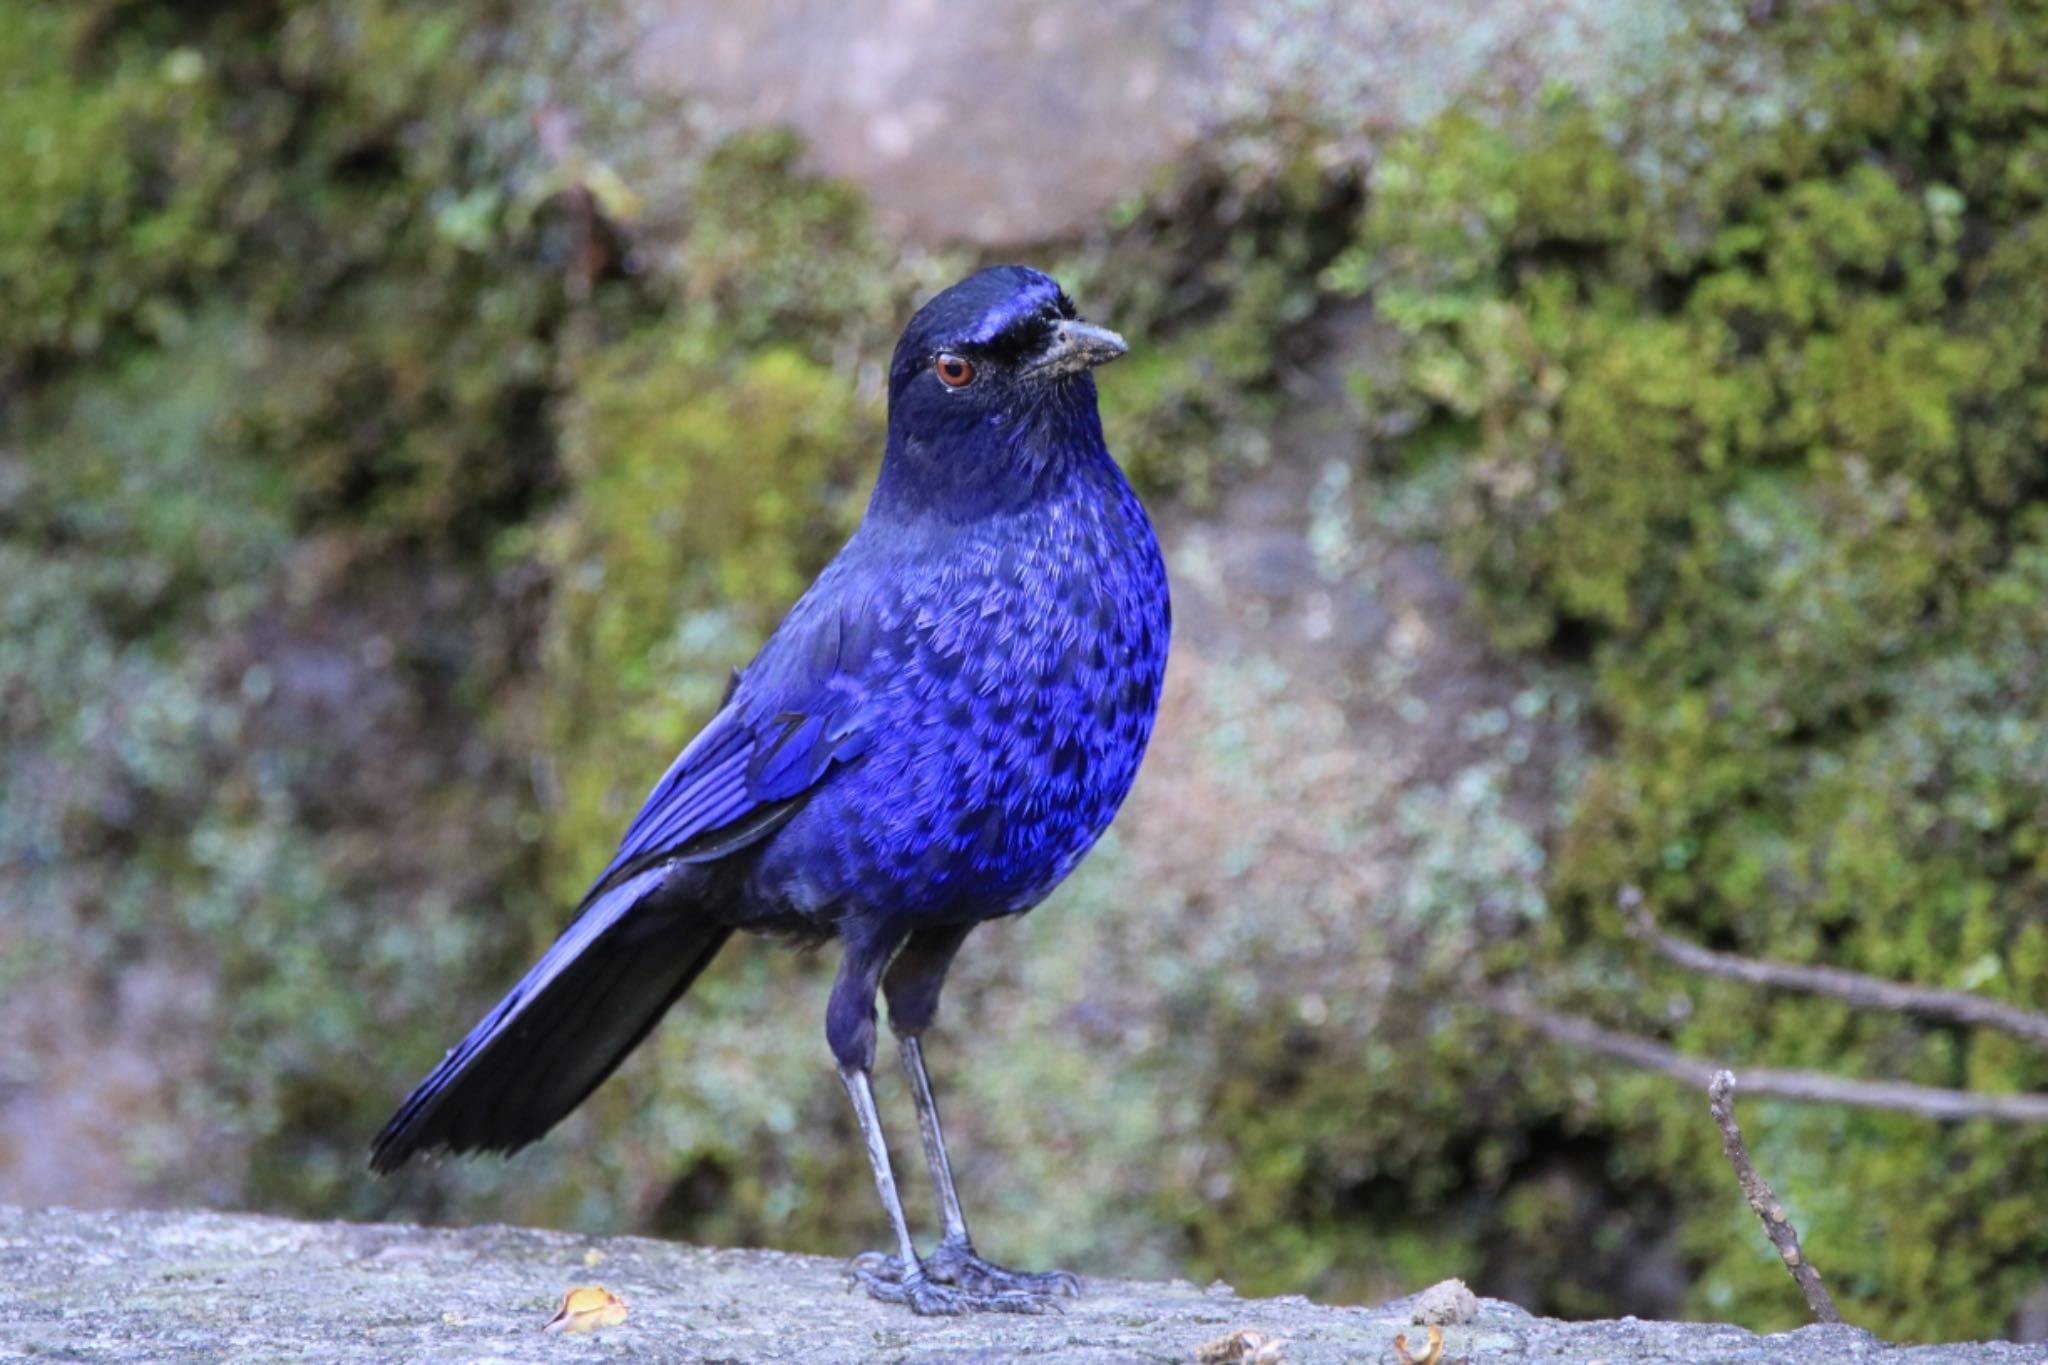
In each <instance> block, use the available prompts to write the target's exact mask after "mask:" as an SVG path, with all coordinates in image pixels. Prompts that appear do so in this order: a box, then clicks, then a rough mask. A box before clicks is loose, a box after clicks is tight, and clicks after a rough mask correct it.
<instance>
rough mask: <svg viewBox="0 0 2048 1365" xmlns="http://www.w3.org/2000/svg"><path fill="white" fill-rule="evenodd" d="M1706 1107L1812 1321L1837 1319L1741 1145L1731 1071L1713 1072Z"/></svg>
mask: <svg viewBox="0 0 2048 1365" xmlns="http://www.w3.org/2000/svg"><path fill="white" fill-rule="evenodd" d="M1707 1109H1708V1111H1709V1112H1710V1113H1712V1114H1713V1116H1714V1126H1715V1127H1717V1128H1719V1129H1720V1130H1721V1155H1722V1156H1725V1157H1727V1158H1728V1164H1729V1165H1730V1166H1733V1167H1734V1168H1735V1179H1736V1181H1737V1182H1738V1183H1739V1184H1740V1185H1741V1186H1742V1197H1743V1198H1745V1199H1747V1200H1748V1201H1749V1208H1750V1212H1752V1213H1754V1214H1755V1215H1756V1216H1757V1218H1758V1219H1759V1220H1760V1221H1761V1222H1762V1223H1763V1225H1764V1236H1766V1237H1768V1238H1770V1239H1771V1245H1772V1246H1774V1247H1776V1248H1777V1249H1778V1256H1779V1258H1780V1259H1781V1260H1783V1261H1784V1262H1785V1269H1787V1270H1789V1271H1791V1272H1792V1282H1793V1283H1794V1284H1797V1285H1798V1286H1799V1292H1800V1293H1801V1294H1804V1295H1805V1296H1806V1308H1807V1311H1808V1312H1810V1313H1812V1314H1813V1320H1814V1321H1815V1322H1840V1321H1841V1320H1842V1315H1841V1314H1840V1313H1838V1312H1836V1311H1835V1301H1834V1299H1833V1297H1832V1296H1830V1295H1829V1293H1828V1287H1827V1286H1826V1285H1824V1284H1822V1283H1821V1281H1820V1272H1819V1271H1818V1270H1816V1269H1814V1268H1813V1262H1811V1261H1809V1260H1807V1259H1806V1255H1805V1253H1804V1252H1802V1251H1800V1249H1799V1233H1798V1231H1797V1230H1796V1229H1795V1228H1793V1226H1792V1224H1791V1223H1790V1222H1789V1221H1788V1220H1787V1219H1786V1217H1785V1206H1784V1205H1783V1204H1780V1203H1779V1202H1778V1196H1777V1195H1775V1194H1773V1193H1772V1192H1771V1187H1770V1185H1769V1184H1767V1183H1766V1182H1765V1180H1764V1178H1763V1177H1762V1176H1761V1175H1759V1174H1757V1169H1756V1163H1755V1162H1753V1161H1751V1160H1750V1159H1749V1148H1748V1147H1746V1146H1744V1145H1743V1142H1742V1129H1741V1128H1740V1127H1739V1126H1737V1124H1736V1122H1735V1073H1734V1072H1732V1071H1717V1072H1715V1073H1714V1079H1713V1080H1712V1081H1710V1082H1708V1083H1707Z"/></svg>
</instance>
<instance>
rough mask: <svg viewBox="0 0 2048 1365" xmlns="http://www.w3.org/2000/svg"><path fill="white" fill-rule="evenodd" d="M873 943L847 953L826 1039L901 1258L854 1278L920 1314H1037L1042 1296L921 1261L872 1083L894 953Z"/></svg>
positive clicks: (868, 1261)
mask: <svg viewBox="0 0 2048 1365" xmlns="http://www.w3.org/2000/svg"><path fill="white" fill-rule="evenodd" d="M867 948H868V945H852V944H850V945H849V946H848V949H847V955H846V961H845V963H844V964H843V965H842V966H841V968H840V972H839V980H838V982H837V983H835V984H834V986H833V988H832V1001H831V1004H830V1005H829V1006H828V1008H827V1010H826V1035H827V1039H828V1041H830V1043H831V1044H832V1051H833V1053H834V1054H835V1055H836V1056H837V1057H838V1059H839V1079H840V1082H841V1083H842V1084H844V1085H845V1087H846V1097H847V1098H848V1099H849V1100H851V1101H852V1102H853V1115H854V1118H855V1119H856V1120H858V1121H859V1123H860V1135H861V1140H862V1142H863V1143H865V1144H866V1146H867V1152H868V1165H869V1167H870V1168H871V1169H872V1170H873V1171H874V1175H875V1192H876V1193H877V1194H879V1195H880V1196H881V1199H882V1210H883V1212H885V1213H886V1214H888V1216H889V1225H890V1227H891V1228H892V1229H893V1230H894V1231H895V1234H896V1254H895V1255H894V1256H887V1255H883V1254H881V1253H876V1252H870V1253H868V1254H867V1255H866V1256H863V1257H861V1258H859V1260H857V1261H856V1262H855V1266H854V1275H855V1278H857V1279H858V1280H859V1281H860V1283H861V1286H862V1287H863V1288H865V1289H866V1290H867V1291H868V1293H869V1294H870V1295H872V1296H873V1297H875V1298H877V1299H880V1300H882V1301H883V1302H884V1303H900V1304H904V1305H905V1306H907V1307H908V1308H909V1309H910V1310H911V1311H912V1312H914V1313H924V1314H941V1313H987V1312H995V1313H1038V1312H1043V1311H1044V1309H1045V1307H1046V1304H1045V1302H1044V1300H1043V1299H1042V1298H1041V1297H1039V1296H1036V1295H1032V1294H1029V1293H1023V1292H1018V1291H1014V1290H1009V1289H1005V1288H1003V1287H1001V1286H998V1285H978V1284H969V1283H964V1282H963V1283H951V1282H946V1281H942V1280H941V1279H939V1278H937V1277H935V1276H933V1275H931V1274H930V1273H929V1272H928V1269H927V1267H926V1265H925V1263H924V1262H923V1261H922V1260H921V1259H920V1258H919V1257H918V1254H917V1244H916V1242H914V1241H912V1240H911V1236H910V1224H909V1222H908V1221H907V1220H905V1218H904V1217H903V1201H902V1200H901V1199H900V1198H898V1197H897V1193H896V1175H895V1172H894V1170H892V1169H891V1167H890V1164H889V1146H888V1143H887V1141H886V1140H885V1139H884V1138H883V1136H882V1120H881V1117H880V1116H879V1115H878V1114H877V1113H876V1112H875V1092H874V1088H873V1086H872V1085H871V1084H870V1083H869V1074H870V1073H871V1072H872V1071H873V1069H874V999H875V978H876V977H877V976H878V975H879V974H880V962H886V961H887V960H888V959H887V954H886V953H883V954H881V955H880V957H879V960H878V958H877V955H876V954H875V953H874V952H872V951H868V950H867Z"/></svg>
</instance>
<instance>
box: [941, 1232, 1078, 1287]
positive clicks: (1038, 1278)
mask: <svg viewBox="0 0 2048 1365" xmlns="http://www.w3.org/2000/svg"><path fill="white" fill-rule="evenodd" d="M924 1270H925V1274H927V1275H929V1276H930V1277H931V1278H933V1279H935V1280H937V1281H939V1282H940V1283H941V1284H955V1285H960V1286H962V1287H963V1288H967V1289H979V1290H985V1291H991V1292H995V1293H1005V1294H1035V1295H1037V1296H1038V1297H1040V1298H1044V1299H1073V1298H1079V1297H1080V1294H1081V1281H1080V1280H1079V1279H1077V1278H1075V1277H1074V1276H1072V1275H1070V1274H1068V1273H1067V1272H1066V1271H1064V1270H1044V1271H1025V1270H1005V1269H1003V1267H1001V1266H999V1265H995V1264H993V1263H992V1262H989V1261H984V1260H982V1259H981V1257H979V1256H977V1255H975V1254H974V1247H973V1246H972V1245H970V1244H969V1243H968V1242H967V1241H966V1240H965V1239H964V1238H962V1239H957V1240H956V1239H953V1238H948V1239H947V1240H945V1241H943V1242H940V1243H939V1246H938V1250H936V1251H934V1252H933V1253H932V1254H931V1255H930V1256H928V1257H926V1258H925V1263H924Z"/></svg>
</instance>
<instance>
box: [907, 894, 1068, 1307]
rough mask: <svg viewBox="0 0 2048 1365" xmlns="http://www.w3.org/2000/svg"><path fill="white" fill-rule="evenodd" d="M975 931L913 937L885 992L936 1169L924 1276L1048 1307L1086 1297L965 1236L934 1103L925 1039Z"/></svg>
mask: <svg viewBox="0 0 2048 1365" xmlns="http://www.w3.org/2000/svg"><path fill="white" fill-rule="evenodd" d="M969 927H971V926H967V927H958V928H946V929H927V930H923V931H920V932H919V933H917V934H915V935H913V936H912V937H911V939H910V942H909V943H907V944H906V945H905V946H904V948H903V951H902V952H901V953H899V954H898V955H897V957H896V960H895V961H894V962H893V963H891V964H890V966H889V973H888V976H887V977H886V978H885V979H884V982H883V986H882V989H883V991H884V993H885V994H887V996H888V998H889V1026H890V1028H892V1029H893V1030H895V1033H896V1036H897V1055H898V1056H899V1057H900V1058H901V1059H902V1062H903V1074H904V1076H905V1077H907V1078H908V1079H909V1081H910V1094H911V1098H912V1100H913V1101H915V1103H916V1105H917V1128H918V1134H919V1136H920V1137H922V1138H923V1140H924V1159H925V1164H926V1165H927V1166H928V1167H930V1169H931V1174H932V1188H933V1189H934V1191H935V1192H936V1194H937V1197H938V1205H939V1222H940V1231H941V1236H940V1239H939V1246H938V1249H937V1250H936V1251H934V1252H933V1253H932V1254H931V1255H930V1256H929V1257H927V1258H926V1259H925V1262H924V1272H925V1274H926V1275H927V1276H928V1277H929V1278H931V1279H934V1280H938V1281H940V1282H942V1283H945V1284H952V1285H958V1286H960V1287H962V1288H964V1289H971V1290H976V1291H981V1292H988V1293H997V1294H1021V1295H1027V1296H1029V1297H1030V1298H1032V1299H1033V1300H1035V1301H1037V1302H1039V1303H1040V1304H1043V1305H1044V1306H1046V1307H1050V1306H1051V1299H1052V1298H1053V1297H1054V1296H1068V1297H1071V1296H1073V1295H1076V1294H1079V1293H1080V1292H1081V1282H1080V1281H1079V1280H1077V1279H1075V1278H1074V1277H1073V1276H1072V1275H1070V1274H1068V1273H1067V1272H1066V1271H1064V1270H1053V1271H1048V1272H1046V1273H1043V1274H1027V1273H1024V1272H1020V1271H1015V1270H1005V1269H1003V1268H1002V1267H1001V1266H999V1265H994V1264H991V1263H990V1262H988V1261H984V1260H983V1259H981V1257H979V1256H977V1255H976V1254H975V1252H974V1242H973V1240H972V1239H971V1238H970V1237H969V1236H968V1235H967V1218H966V1215H965V1214H963V1213H962V1212H961V1210H960V1194H959V1191H958V1190H957V1189H956V1188H955V1187H954V1185H953V1163H952V1161H951V1160H950V1159H949V1158H948V1157H947V1155H946V1131H945V1129H944V1127H943V1126H941V1124H940V1123H939V1106H938V1103H937V1101H935V1100H934V1099H933V1098H932V1082H931V1077H930V1076H929V1075H927V1074H926V1072H925V1067H924V1046H923V1043H922V1042H921V1041H920V1040H921V1039H922V1037H923V1034H924V1030H925V1028H926V1027H927V1026H928V1025H929V1024H930V1023H931V1021H932V1017H933V1016H934V1015H936V1014H937V1013H938V1008H939V987H940V985H941V984H942V983H943V981H944V980H945V975H946V969H947V968H948V967H950V966H951V965H952V962H953V955H954V954H955V953H956V952H958V951H959V948H960V944H961V941H962V940H963V939H965V938H966V937H967V930H968V928H969Z"/></svg>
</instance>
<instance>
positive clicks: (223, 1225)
mask: <svg viewBox="0 0 2048 1365" xmlns="http://www.w3.org/2000/svg"><path fill="white" fill-rule="evenodd" d="M593 1283H596V1284H602V1285H604V1286H606V1287H607V1288H609V1289H610V1290H611V1291H612V1292H613V1293H615V1294H617V1295H618V1296H619V1297H620V1298H622V1299H623V1300H624V1301H625V1302H626V1304H627V1306H628V1310H629V1316H628V1317H627V1319H626V1321H625V1322H624V1323H623V1324H622V1325H620V1326H617V1327H614V1328H611V1329H608V1330H604V1331H598V1332H592V1333H589V1334H586V1335H579V1336H569V1335H546V1334H543V1333H542V1332H541V1330H540V1329H541V1327H542V1325H543V1324H545V1323H546V1322H547V1321H548V1319H549V1317H550V1316H551V1315H552V1314H553V1313H554V1311H555V1309H556V1307H557V1306H558V1305H559V1304H560V1302H561V1299H562V1295H563V1294H564V1292H565V1291H567V1290H568V1289H570V1288H571V1287H573V1286H576V1285H583V1284H593ZM0 1285H4V1286H5V1289H4V1291H0V1360H6V1359H19V1358H24V1357H46V1358H55V1359H62V1360H82V1361H99V1360H195V1359H196V1360H218V1361H258V1360H261V1361H272V1360H317V1361H321V1362H334V1363H335V1365H350V1363H351V1362H369V1361H380V1362H381V1361H391V1360H407V1361H448V1362H454V1361H462V1362H476V1361H489V1362H506V1363H508V1365H509V1363H510V1362H561V1361H571V1362H573V1361H587V1360H623V1359H630V1360H661V1361H702V1362H711V1361H719V1362H740V1361H745V1362H754V1361H765V1362H803V1363H804V1365H811V1363H812V1362H828V1361H830V1362H838V1361H877V1362H906V1363H908V1362H931V1363H932V1365H941V1363H942V1362H943V1363H945V1365H967V1363H968V1362H976V1363H977V1365H980V1363H986V1365H994V1363H995V1362H1001V1361H1012V1360H1048V1361H1074V1362H1109V1361H1116V1362H1126V1361H1133V1362H1136V1361H1160V1362H1166V1361H1178V1362H1186V1361H1191V1360H1193V1359H1194V1358H1195V1352H1196V1350H1197V1348H1198V1347H1200V1346H1202V1345H1203V1344H1204V1343H1207V1342H1210V1341H1214V1340H1215V1339H1217V1338H1219V1337H1224V1336H1227V1335H1229V1334H1230V1333H1232V1332H1233V1331H1236V1330H1239V1329H1244V1328H1252V1329H1256V1330H1258V1331H1261V1332H1264V1333H1267V1334H1268V1335H1271V1336H1278V1337H1281V1338H1283V1339H1284V1342H1285V1346H1284V1351H1283V1358H1284V1359H1285V1360H1286V1361H1287V1362H1289V1365H1322V1363H1323V1362H1339V1361H1343V1362H1358V1361H1366V1362H1375V1361H1393V1360H1395V1358H1396V1357H1395V1352H1394V1348H1393V1342H1394V1337H1395V1335H1396V1334H1397V1333H1403V1332H1405V1333H1407V1334H1408V1336H1409V1339H1410V1342H1411V1344H1413V1345H1416V1346H1419V1345H1420V1342H1421V1338H1422V1335H1423V1332H1422V1329H1420V1328H1417V1327H1415V1326H1413V1325H1411V1319H1412V1316H1413V1307H1414V1305H1413V1301H1412V1300H1399V1301H1396V1302H1394V1303H1390V1304H1384V1305H1381V1306H1379V1307H1377V1308H1332V1307H1326V1306H1323V1305H1320V1304H1314V1303H1310V1302H1309V1301H1308V1300H1307V1299H1303V1298H1299V1297H1286V1298H1277V1299H1241V1298H1239V1297H1238V1296H1237V1295H1236V1294H1235V1293H1233V1292H1232V1291H1230V1290H1229V1289H1227V1288H1225V1287H1222V1286H1212V1287H1211V1288H1209V1289H1206V1290H1204V1289H1198V1288H1196V1287H1194V1286H1193V1285H1190V1284H1186V1283H1184V1282H1174V1283H1170V1284H1149V1283H1142V1282H1137V1281H1129V1280H1089V1281H1087V1284H1086V1289H1085V1292H1084V1295H1083V1297H1082V1298H1081V1299H1079V1300H1078V1301H1076V1302H1075V1303H1074V1304H1073V1306H1072V1307H1071V1308H1069V1309H1068V1310H1067V1311H1066V1312H1064V1313H1062V1314H1059V1315H1057V1316H1048V1317H994V1316H979V1317H972V1318H952V1319H919V1318H914V1317H911V1316H910V1315H909V1314H907V1313H905V1312H903V1311H902V1310H900V1309H894V1308H889V1307H885V1306H883V1305H881V1304H877V1303H874V1302H872V1301H871V1300H869V1299H868V1298H867V1297H866V1296H864V1295H861V1294H856V1293H849V1292H848V1291H847V1279H846V1276H845V1273H844V1267H843V1266H842V1265H841V1264H840V1263H839V1262H836V1261H832V1260H827V1259H824V1258H821V1257H816V1256H793V1255H787V1254H784V1253H781V1252H774V1251H720V1250H710V1249H706V1248H701V1247H692V1246H684V1245H680V1244H677V1243H670V1242H657V1241H650V1240H648V1239H645V1238H638V1237H599V1238H591V1237H576V1236H570V1235H567V1234H564V1233H555V1232H536V1231H530V1230H526V1229H519V1228H505V1227H479V1228H465V1229H459V1230H451V1229H440V1228H417V1227H404V1226H394V1225H382V1224H351V1223H296V1222H291V1221H288V1220H285V1219H279V1218H261V1217H253V1216H247V1215H233V1214H217V1213H146V1212H112V1213H79V1212H73V1211H70V1210H64V1209H21V1208H14V1207H10V1206H5V1205H0ZM1418 1353H1419V1352H1418ZM1459 1357H1467V1358H1469V1359H1470V1360H1471V1361H1472V1362H1474V1365H1479V1363H1480V1362H1485V1361H1509V1360H1516V1361H1521V1360H1533V1361H1574V1362H1587V1361H1594V1360H1603V1361H1607V1362H1610V1363H1611V1365H1621V1363H1622V1362H1624V1361H1669V1362H1692V1361H1699V1362H1706V1361H1714V1362H1722V1361H1790V1360H1797V1361H1800V1362H1805V1363H1806V1365H1828V1363H1829V1362H1836V1361H1884V1362H1891V1361H1899V1362H1908V1361H1910V1362H1931V1361H1946V1360H1955V1361H1962V1360H1970V1361H2025V1362H2029V1365H2042V1362H2048V1348H2044V1347H2040V1346H2032V1347H2029V1346H2017V1345H2012V1344H2010V1343H1999V1344H1986V1345H1958V1346H1923V1347H1917V1348H1911V1349H1906V1348H1898V1347H1891V1346H1887V1345H1885V1344H1884V1343H1882V1342H1880V1341H1878V1340H1877V1338H1875V1337H1873V1336H1871V1335H1869V1334H1868V1333H1866V1332H1862V1331H1859V1330H1857V1329H1855V1328H1850V1327H1833V1328H1821V1327H1808V1328H1802V1329H1801V1330H1799V1331H1797V1332H1790V1333H1785V1334H1783V1335H1779V1336H1768V1337H1760V1336H1757V1335H1755V1334H1753V1333H1750V1332H1746V1331H1743V1330H1741V1329H1740V1328H1735V1327H1725V1326H1719V1325H1715V1324H1709V1323H1661V1322H1638V1321H1636V1320H1634V1319H1622V1320H1621V1321H1618V1322H1555V1321H1550V1320H1547V1319H1543V1318H1538V1317H1534V1316H1532V1315H1530V1314H1529V1313H1526V1312H1524V1311H1523V1310H1522V1309H1520V1308H1517V1307H1515V1306H1514V1305H1513V1304H1508V1303H1501V1302H1499V1301H1497V1300H1493V1299H1481V1300H1480V1301H1479V1313H1478V1316H1477V1317H1476V1318H1475V1319H1473V1320H1472V1321H1470V1322H1468V1323H1465V1324H1462V1325H1456V1326H1452V1327H1449V1328H1447V1329H1446V1330H1445V1350H1444V1359H1445V1361H1446V1362H1449V1361H1453V1360H1456V1359H1458V1358H1459Z"/></svg>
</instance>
